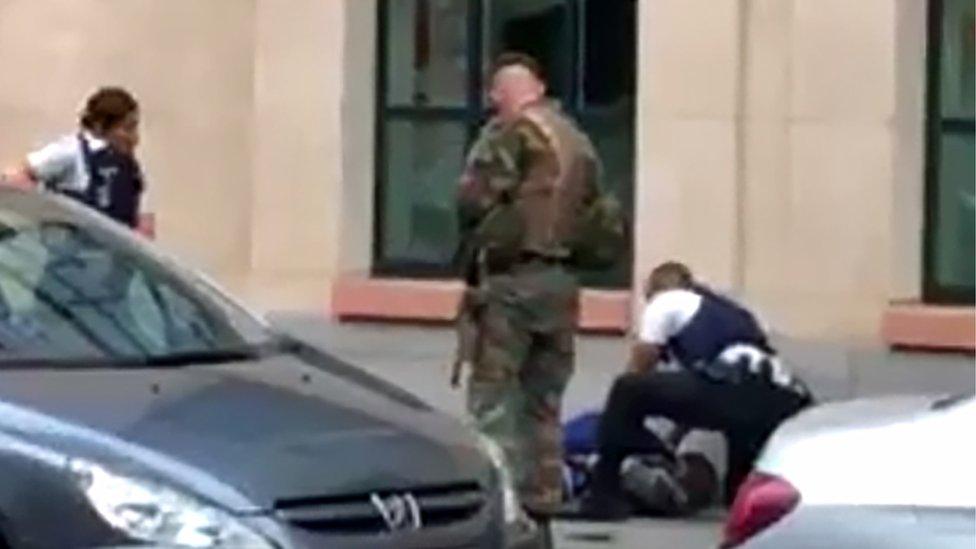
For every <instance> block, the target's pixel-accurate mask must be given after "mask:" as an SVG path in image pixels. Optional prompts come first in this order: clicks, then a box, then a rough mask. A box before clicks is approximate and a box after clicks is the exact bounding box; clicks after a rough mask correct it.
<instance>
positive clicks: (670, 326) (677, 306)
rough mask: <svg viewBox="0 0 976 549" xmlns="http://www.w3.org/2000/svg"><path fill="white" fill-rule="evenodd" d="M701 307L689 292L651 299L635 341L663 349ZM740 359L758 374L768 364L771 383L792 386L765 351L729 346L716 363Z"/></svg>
mask: <svg viewBox="0 0 976 549" xmlns="http://www.w3.org/2000/svg"><path fill="white" fill-rule="evenodd" d="M701 304H702V296H701V295H700V294H697V293H695V292H692V291H690V290H667V291H664V292H661V293H659V294H657V295H655V296H654V297H653V298H652V299H651V301H650V302H649V303H648V304H647V305H646V306H645V307H644V313H643V315H641V323H640V331H639V332H638V334H637V339H638V340H639V341H641V342H642V343H649V344H652V345H666V344H667V342H668V341H669V340H670V339H671V338H672V337H674V336H676V335H677V334H678V333H679V332H681V330H682V329H684V327H685V326H687V325H688V323H689V322H691V319H692V317H694V316H695V313H697V312H698V309H699V308H701ZM742 359H745V360H746V361H747V362H748V364H749V367H750V369H752V370H753V371H758V370H759V368H760V365H761V364H762V361H763V360H764V359H765V360H768V361H769V364H770V367H771V369H772V372H771V375H772V380H773V382H775V383H777V384H780V385H784V386H785V385H790V384H792V382H793V379H792V376H791V375H790V374H789V373H788V372H787V371H786V369H785V367H784V366H783V363H782V361H780V360H779V358H778V357H770V356H768V354H767V353H766V352H765V351H763V350H761V349H757V348H756V347H753V346H751V345H745V344H741V343H737V344H733V345H730V346H728V347H726V348H725V350H723V351H722V353H721V354H720V355H719V357H718V360H719V362H724V363H727V364H736V363H738V362H740V361H741V360H742ZM669 366H671V367H677V366H678V365H676V364H670V365H669Z"/></svg>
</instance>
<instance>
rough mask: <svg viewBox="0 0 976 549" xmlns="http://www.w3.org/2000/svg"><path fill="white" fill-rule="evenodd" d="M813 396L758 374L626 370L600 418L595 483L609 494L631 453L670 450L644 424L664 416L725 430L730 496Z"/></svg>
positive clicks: (727, 494)
mask: <svg viewBox="0 0 976 549" xmlns="http://www.w3.org/2000/svg"><path fill="white" fill-rule="evenodd" d="M810 401H811V399H810V397H809V396H806V395H801V394H799V393H797V392H796V391H793V390H792V389H787V388H784V387H779V386H776V385H773V384H771V383H769V382H767V381H765V380H760V379H758V378H757V379H748V380H746V381H742V382H739V383H728V382H718V381H714V380H711V379H708V378H706V377H704V376H702V375H700V374H697V373H694V372H691V371H688V370H677V371H654V372H650V373H647V374H624V375H622V376H620V377H618V378H617V380H616V382H615V383H614V385H613V388H612V389H611V391H610V396H609V398H608V400H607V403H606V406H605V408H604V411H603V416H602V418H601V423H600V435H599V445H600V461H599V464H598V465H597V470H596V478H595V479H594V481H595V484H594V489H595V490H597V491H599V492H602V493H603V494H606V495H610V494H615V493H619V490H620V466H621V463H622V462H623V460H624V459H625V458H626V457H627V456H629V455H633V454H636V453H656V452H667V451H668V450H667V448H666V446H665V445H664V443H663V442H662V441H661V440H659V439H658V438H657V437H656V435H654V434H653V433H651V432H650V431H648V430H647V429H646V428H645V427H644V420H645V419H646V418H647V417H648V416H660V417H666V418H668V419H670V420H671V421H674V422H675V423H677V424H679V425H680V426H683V427H688V428H696V429H708V430H714V431H721V432H722V433H724V434H725V437H726V440H727V441H728V448H729V452H728V453H729V460H728V473H727V474H726V479H725V497H726V501H727V502H728V501H730V500H731V498H733V497H734V496H735V493H736V490H737V489H738V487H739V485H740V484H741V483H742V481H743V480H744V479H745V477H746V475H748V473H749V471H750V470H751V469H752V465H753V462H754V461H755V459H756V457H757V456H758V453H759V451H760V450H761V449H762V446H763V445H764V444H765V442H766V439H768V438H769V436H770V435H771V434H772V432H773V431H774V430H775V429H776V427H777V426H778V425H779V424H780V423H781V422H782V421H783V420H785V419H786V418H788V417H790V416H792V415H793V414H795V413H796V412H798V411H799V410H801V409H802V408H803V407H805V406H807V405H808V404H810Z"/></svg>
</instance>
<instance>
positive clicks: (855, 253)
mask: <svg viewBox="0 0 976 549" xmlns="http://www.w3.org/2000/svg"><path fill="white" fill-rule="evenodd" d="M973 14H974V7H973V4H972V2H970V1H966V0H859V1H858V2H849V1H846V0H378V1H377V0H288V1H287V2H282V1H280V0H275V1H272V0H206V1H200V0H87V1H86V2H77V1H74V0H42V1H38V0H0V66H3V67H4V70H3V74H2V76H0V120H2V128H3V129H2V131H0V161H2V162H4V163H13V162H17V161H19V159H20V158H22V156H23V154H24V152H25V151H27V150H29V149H31V148H33V147H35V146H37V145H39V144H40V143H42V142H43V141H44V140H46V139H49V138H52V137H54V136H56V135H58V134H59V133H63V132H66V131H72V130H73V128H74V124H75V120H76V113H77V110H78V109H79V107H80V103H81V101H82V100H83V98H84V96H85V95H86V94H87V93H88V92H89V91H91V90H92V89H93V88H94V87H96V86H98V85H101V84H121V85H124V86H127V87H130V88H131V89H132V90H133V91H134V92H135V93H136V94H137V95H138V97H139V98H140V100H141V103H142V105H143V113H144V114H143V120H144V127H143V141H144V143H143V146H142V150H141V156H142V158H143V161H144V164H145V167H146V172H147V174H148V178H149V184H150V192H149V203H150V208H151V210H152V211H153V213H154V215H155V218H156V232H157V238H158V241H159V242H160V244H161V245H163V246H165V247H167V248H169V249H171V250H174V251H175V252H176V254H177V255H178V256H180V257H182V258H183V259H185V260H186V261H187V262H189V263H190V264H193V265H196V266H198V267H199V268H200V269H201V270H203V271H205V272H208V273H210V274H211V275H213V276H214V277H215V278H217V279H218V280H220V281H221V282H223V283H224V284H225V285H226V286H227V287H228V288H229V289H230V290H232V291H233V292H235V293H238V294H240V295H243V296H245V297H246V298H247V299H248V300H249V301H251V302H252V303H253V304H255V305H256V306H258V307H260V308H264V309H269V310H272V309H273V310H277V309H306V310H319V311H329V312H331V313H332V314H334V315H336V316H340V317H348V318H356V317H381V318H390V317H394V318H396V317H400V318H413V319H419V320H430V319H444V318H447V317H448V316H450V314H451V312H452V311H453V308H452V304H453V299H455V297H456V292H457V286H456V284H454V283H451V282H447V281H446V280H447V278H448V277H449V274H450V272H449V261H450V257H451V254H452V253H453V249H454V245H455V243H456V239H457V234H456V228H455V216H454V212H453V208H452V198H453V189H454V185H455V184H456V179H455V178H456V175H457V173H458V171H459V169H460V165H461V162H462V155H463V151H464V149H465V147H466V145H467V144H468V143H469V142H470V140H471V138H472V137H473V135H474V132H475V131H476V129H477V127H478V125H479V124H480V123H481V122H482V121H483V120H484V118H485V116H486V114H487V110H486V108H487V105H486V103H485V101H486V100H485V93H484V87H485V79H484V69H485V67H487V65H488V64H489V63H490V61H491V59H492V58H493V57H494V56H495V55H496V54H497V53H499V52H501V51H504V50H510V49H518V50H525V51H528V52H530V53H533V54H534V55H536V56H537V57H539V58H540V59H541V60H542V62H543V63H544V65H545V67H546V70H547V73H548V77H549V81H550V92H551V95H553V96H554V97H555V98H557V99H559V100H560V101H561V102H562V103H563V105H564V107H565V108H566V109H567V110H568V111H569V112H570V113H572V114H573V115H574V116H575V117H577V119H578V120H580V122H581V124H582V125H583V126H584V127H585V128H586V129H587V130H588V131H589V132H590V133H591V135H593V136H594V140H595V142H596V144H597V147H598V149H599V151H600V153H601V156H602V157H603V160H604V163H605V164H606V170H605V172H606V173H605V176H606V177H605V184H606V185H607V187H608V188H609V189H610V190H612V191H613V192H614V193H616V194H617V195H618V196H619V197H620V199H621V200H622V201H623V202H624V203H625V204H627V205H628V207H629V208H630V209H631V211H632V213H633V224H634V234H635V237H636V238H635V243H634V248H633V254H632V255H631V256H630V257H626V258H621V262H620V264H619V265H618V266H617V267H616V268H614V269H610V270H608V271H607V272H603V273H588V274H587V276H586V282H587V285H588V286H589V287H590V288H592V289H591V290H588V291H587V293H586V296H585V298H584V309H585V310H584V313H585V314H584V316H585V318H584V325H586V326H587V327H591V328H599V329H611V330H613V329H621V330H623V329H626V327H627V325H628V321H629V319H630V318H631V316H632V313H633V311H634V310H635V307H636V305H637V303H638V300H637V297H636V293H635V292H633V291H631V289H632V288H637V287H639V286H640V280H641V278H643V277H644V276H645V275H646V273H647V272H648V271H649V269H650V268H651V267H652V266H653V265H654V264H656V263H658V262H660V261H663V260H666V259H680V260H683V261H685V262H687V263H689V264H690V265H691V266H692V267H693V269H694V270H695V271H696V272H698V273H700V274H701V275H702V277H703V278H704V279H705V280H706V281H707V282H708V283H710V284H712V285H714V286H716V287H717V288H720V289H724V290H727V291H730V292H732V293H734V294H736V295H738V296H740V297H742V298H743V299H745V300H747V301H748V302H749V303H751V304H753V305H754V306H755V307H757V308H758V309H759V310H760V311H762V313H763V315H764V317H765V318H766V319H767V320H768V321H769V323H770V324H772V325H774V326H775V327H776V329H777V330H779V331H781V332H784V333H785V334H787V335H790V336H792V337H795V338H799V339H805V340H812V341H819V340H830V341H843V342H849V341H850V342H868V343H870V342H877V341H879V340H881V339H883V338H884V339H888V340H889V341H890V342H891V343H897V344H907V345H934V346H947V347H969V348H971V347H972V346H973V330H974V324H973V283H974V278H976V274H974V232H973V225H974V221H973V220H974V123H973V119H974V108H973V89H974V86H973V66H974V63H976V59H974V53H973V52H974V46H973V44H974V19H973V17H974V15H973Z"/></svg>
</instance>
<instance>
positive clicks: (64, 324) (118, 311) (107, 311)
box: [0, 206, 269, 359]
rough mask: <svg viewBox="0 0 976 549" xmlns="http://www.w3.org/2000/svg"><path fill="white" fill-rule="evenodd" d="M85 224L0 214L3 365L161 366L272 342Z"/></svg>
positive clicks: (192, 284)
mask: <svg viewBox="0 0 976 549" xmlns="http://www.w3.org/2000/svg"><path fill="white" fill-rule="evenodd" d="M86 221H87V220H85V219H81V220H74V219H72V217H71V216H70V215H67V216H44V215H37V216H36V217H31V216H30V215H24V212H23V211H19V210H18V211H11V210H5V209H4V207H3V206H0V359H3V358H25V357H27V358H51V359H56V358H88V357H91V358H105V357H111V358H129V357H132V358H140V357H159V356H166V355H172V354H179V353H200V352H207V351H219V350H222V349H240V348H242V347H247V346H253V345H258V344H261V343H262V342H263V341H264V340H265V339H267V338H268V337H269V334H268V333H267V331H266V330H265V329H264V327H263V326H261V325H260V324H259V323H258V322H257V321H256V320H255V319H248V318H247V317H246V315H243V314H242V313H237V311H238V309H237V308H235V307H234V306H232V305H229V304H227V303H222V302H221V300H220V299H219V298H217V297H215V296H214V295H212V294H208V293H206V292H201V291H199V289H198V287H199V286H200V285H201V284H202V283H201V282H200V281H195V280H192V279H187V277H186V276H185V275H184V274H183V273H178V272H175V271H174V270H173V269H170V268H168V267H167V266H166V265H164V264H163V263H161V262H159V261H157V260H155V259H154V258H153V257H151V256H150V255H148V254H145V253H141V252H140V251H139V249H138V248H137V247H133V246H132V245H130V244H127V243H126V242H124V241H122V240H119V239H117V238H115V237H113V234H112V230H102V229H101V228H100V226H99V223H100V222H99V223H95V224H91V223H87V222H86ZM235 314H236V315H237V317H238V318H231V315H235ZM242 317H243V318H242ZM241 324H249V325H250V330H244V331H242V330H240V329H238V328H237V326H239V325H241Z"/></svg>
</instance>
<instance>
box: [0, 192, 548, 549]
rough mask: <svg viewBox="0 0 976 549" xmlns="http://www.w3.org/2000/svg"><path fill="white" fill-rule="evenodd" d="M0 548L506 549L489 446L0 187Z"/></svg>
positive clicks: (70, 212)
mask: <svg viewBox="0 0 976 549" xmlns="http://www.w3.org/2000/svg"><path fill="white" fill-rule="evenodd" d="M0 471H2V473H0V549H67V548H81V547H85V548H93V547H115V546H118V547H136V546H138V547H150V546H151V547H160V548H162V547H166V548H176V547H198V548H207V547H209V548H227V547H230V548H235V549H238V548H240V549H312V548H319V547H329V548H368V549H382V548H390V549H401V548H409V547H415V548H419V549H432V548H440V549H446V548H450V549H456V548H459V547H465V548H467V547H472V548H479V549H481V548H483V549H502V548H504V549H516V548H518V549H521V548H523V547H525V548H529V547H537V546H538V545H539V543H540V541H541V540H540V539H539V536H540V529H538V528H536V527H535V525H534V524H533V523H532V522H530V521H529V520H527V519H526V517H525V516H524V514H523V513H522V512H521V509H520V505H519V503H518V500H517V497H516V495H515V492H514V488H513V486H512V475H511V472H510V471H509V469H508V467H507V465H506V464H505V461H504V457H503V453H502V450H501V449H500V448H499V447H498V446H497V444H494V443H492V442H491V441H489V440H487V439H485V438H483V437H480V436H478V435H476V434H475V433H474V432H473V431H471V430H470V429H469V428H468V427H466V426H464V425H463V424H461V423H460V422H459V421H457V420H455V419H452V418H450V417H448V416H446V415H444V414H441V413H438V412H436V411H435V410H433V409H432V408H430V407H429V406H427V405H426V404H424V403H423V402H420V401H419V400H417V399H416V398H415V397H413V396H412V395H410V394H408V393H406V392H404V391H403V390H401V389H399V388H398V387H395V386H393V385H391V384H389V383H386V382H384V381H382V380H380V379H377V378H375V377H373V376H371V375H369V374H368V373H366V372H364V371H362V370H359V369H357V368H356V367H354V366H352V365H350V364H346V363H344V362H342V361H340V360H339V359H337V358H335V357H333V356H332V355H330V354H329V353H328V352H327V351H325V350H323V349H320V348H317V347H313V346H311V345H308V344H306V343H304V342H302V341H299V340H297V339H294V338H291V337H289V336H287V335H285V334H282V333H279V332H277V331H276V330H275V329H274V327H273V326H271V325H269V324H267V323H265V322H263V321H262V320H261V319H260V318H259V317H257V316H255V315H253V314H251V313H248V312H247V311H246V310H244V309H243V308H242V307H241V306H239V305H237V304H236V303H235V302H234V301H233V300H231V299H229V298H227V297H226V296H224V295H223V293H222V292H221V291H220V290H218V289H217V288H216V287H214V286H213V285H212V284H211V283H209V282H208V281H207V280H205V279H204V278H201V277H200V276H198V275H196V274H194V273H192V272H190V271H188V270H186V269H185V268H183V267H181V266H180V265H179V264H177V263H175V262H173V261H172V260H170V259H168V258H166V257H164V256H162V255H160V253H159V252H158V251H156V250H154V249H153V247H151V246H147V245H146V244H145V243H144V242H142V241H141V240H140V239H138V238H135V237H134V236H132V235H131V234H129V233H128V231H124V230H121V229H120V228H119V227H117V226H116V225H115V224H114V223H112V222H110V221H106V220H105V219H104V218H102V216H100V215H99V214H96V213H93V212H92V211H90V210H88V209H86V208H83V207H81V206H78V205H77V204H74V203H72V202H68V201H67V199H56V200H55V199H46V198H44V197H42V196H41V195H39V194H37V193H27V192H20V191H14V190H4V189H0Z"/></svg>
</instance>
